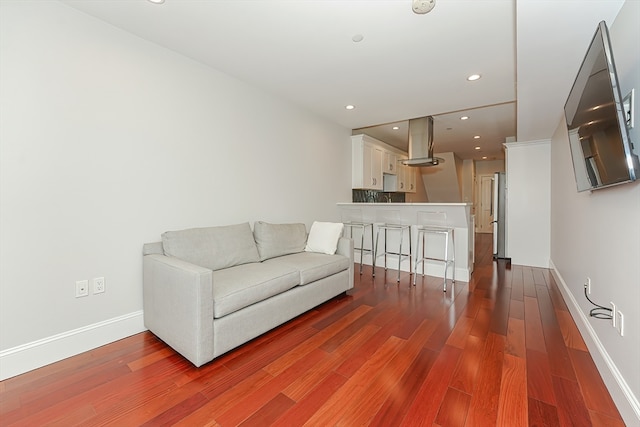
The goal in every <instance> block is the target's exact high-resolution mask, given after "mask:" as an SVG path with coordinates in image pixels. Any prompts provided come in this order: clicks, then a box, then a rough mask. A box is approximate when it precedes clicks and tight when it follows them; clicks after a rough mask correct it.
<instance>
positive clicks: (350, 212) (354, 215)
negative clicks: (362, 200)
mask: <svg viewBox="0 0 640 427" xmlns="http://www.w3.org/2000/svg"><path fill="white" fill-rule="evenodd" d="M342 223H343V224H344V235H345V237H347V236H346V234H347V230H349V236H348V237H349V238H353V229H354V228H355V229H357V230H359V231H360V247H355V246H354V248H353V249H354V250H355V251H358V250H359V251H360V274H362V260H363V258H364V255H365V254H369V255H371V259H372V264H373V270H374V271H375V268H376V257H375V256H373V223H372V222H364V221H363V220H362V209H344V210H343V211H342ZM367 228H369V229H371V235H370V236H371V240H370V241H369V243H370V248H371V249H366V248H365V247H364V235H365V234H367V233H366V231H367Z"/></svg>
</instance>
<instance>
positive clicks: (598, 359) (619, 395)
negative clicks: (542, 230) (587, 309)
mask: <svg viewBox="0 0 640 427" xmlns="http://www.w3.org/2000/svg"><path fill="white" fill-rule="evenodd" d="M549 264H550V266H551V274H553V278H554V279H555V281H556V282H557V283H558V284H559V286H558V287H559V289H560V292H561V293H562V296H563V298H564V300H565V302H566V303H567V306H568V307H569V311H570V312H571V315H572V316H573V319H574V320H575V322H576V325H577V326H578V329H580V333H581V334H582V338H584V341H585V343H586V344H587V347H588V348H589V351H590V353H591V357H593V361H594V362H595V364H596V367H597V368H598V371H599V372H600V375H601V376H602V379H603V380H604V382H605V385H606V386H607V389H608V390H609V393H610V394H611V398H612V399H613V401H614V402H615V404H616V406H617V407H618V411H620V415H621V416H622V418H623V420H624V421H625V423H626V424H627V425H640V402H638V398H637V397H636V396H635V395H634V394H633V391H632V390H631V388H630V387H629V384H627V381H626V380H625V379H624V377H623V376H622V374H621V373H620V371H619V370H618V367H617V366H616V364H615V363H614V362H613V360H612V359H611V357H610V356H609V353H607V349H606V348H605V346H604V345H603V344H602V342H601V341H600V338H599V337H598V334H597V333H596V331H595V330H594V329H593V327H592V326H591V323H589V319H588V318H587V316H586V315H585V314H584V312H583V311H582V309H581V308H580V305H579V304H578V302H577V301H576V299H575V297H574V296H573V294H572V293H571V292H570V291H569V287H568V286H567V284H566V282H565V281H564V279H563V278H562V276H561V275H560V273H559V272H558V269H557V268H556V266H555V264H554V263H553V261H551V260H550V261H549ZM634 416H635V418H632V417H634Z"/></svg>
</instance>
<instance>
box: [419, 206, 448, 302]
mask: <svg viewBox="0 0 640 427" xmlns="http://www.w3.org/2000/svg"><path fill="white" fill-rule="evenodd" d="M416 230H417V231H418V249H416V252H417V253H416V265H415V268H414V271H415V272H416V274H414V275H413V284H414V286H415V284H416V276H417V272H418V264H419V263H422V276H423V277H424V262H425V260H430V261H438V262H443V263H444V282H443V291H444V292H446V291H447V269H448V268H449V265H451V268H452V270H453V274H452V276H453V278H452V280H451V281H452V282H453V283H455V281H456V248H455V240H454V228H453V227H452V226H450V225H448V224H447V214H446V213H445V212H418V220H417V227H416ZM428 234H430V235H432V236H434V237H435V236H444V255H443V256H442V257H440V256H437V255H433V256H430V255H428V254H427V251H426V245H425V241H427V240H428V239H427V235H428ZM449 239H451V257H449ZM421 240H422V254H421V256H418V254H420V243H421V242H420V241H421Z"/></svg>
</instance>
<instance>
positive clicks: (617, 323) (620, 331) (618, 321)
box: [616, 310, 624, 337]
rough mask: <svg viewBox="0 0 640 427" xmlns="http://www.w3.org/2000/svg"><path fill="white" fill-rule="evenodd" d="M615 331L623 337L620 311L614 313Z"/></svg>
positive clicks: (622, 318)
mask: <svg viewBox="0 0 640 427" xmlns="http://www.w3.org/2000/svg"><path fill="white" fill-rule="evenodd" d="M616 329H617V330H618V332H619V333H620V336H621V337H623V336H624V315H623V314H622V312H621V311H620V310H618V311H617V312H616Z"/></svg>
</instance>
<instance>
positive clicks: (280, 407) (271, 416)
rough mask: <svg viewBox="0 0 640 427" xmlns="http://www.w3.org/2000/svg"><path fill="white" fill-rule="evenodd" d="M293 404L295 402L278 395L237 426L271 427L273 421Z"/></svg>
mask: <svg viewBox="0 0 640 427" xmlns="http://www.w3.org/2000/svg"><path fill="white" fill-rule="evenodd" d="M294 404H295V402H294V401H293V400H291V399H289V398H288V397H287V396H285V395H283V394H278V395H277V396H275V397H274V398H273V399H271V400H270V401H269V402H268V403H267V404H265V405H264V406H263V407H262V408H260V409H259V410H258V411H256V412H255V413H254V414H253V415H251V416H250V417H249V418H247V419H246V420H244V421H243V422H242V423H241V424H238V425H239V426H242V427H251V426H255V427H262V426H267V425H272V424H273V421H274V420H276V419H277V418H278V417H279V416H280V415H281V414H282V413H283V412H284V411H286V410H288V409H289V408H291V407H292V406H293V405H294Z"/></svg>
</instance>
